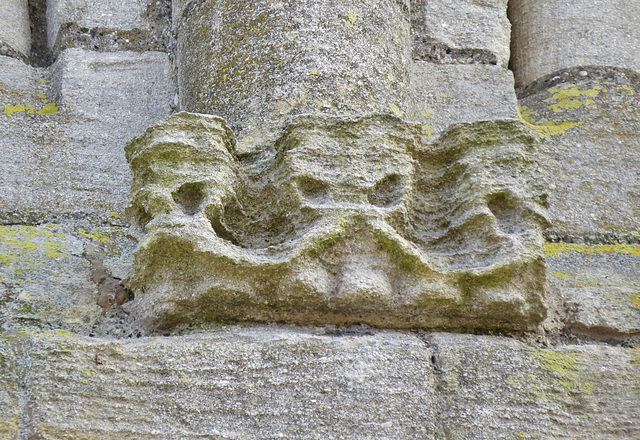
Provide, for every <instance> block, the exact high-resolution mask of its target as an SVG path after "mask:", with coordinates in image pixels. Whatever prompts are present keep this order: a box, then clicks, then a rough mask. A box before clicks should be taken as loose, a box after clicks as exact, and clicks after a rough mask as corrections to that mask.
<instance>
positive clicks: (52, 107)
mask: <svg viewBox="0 0 640 440" xmlns="http://www.w3.org/2000/svg"><path fill="white" fill-rule="evenodd" d="M54 113H58V106H57V105H56V103H55V102H49V103H47V104H45V105H44V106H43V107H42V108H41V109H40V110H38V114H39V115H52V114H54Z"/></svg>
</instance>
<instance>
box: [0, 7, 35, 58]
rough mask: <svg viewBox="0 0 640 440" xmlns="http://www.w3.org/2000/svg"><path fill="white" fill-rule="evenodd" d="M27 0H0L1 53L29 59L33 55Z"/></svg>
mask: <svg viewBox="0 0 640 440" xmlns="http://www.w3.org/2000/svg"><path fill="white" fill-rule="evenodd" d="M29 26H30V25H29V10H28V8H27V0H0V55H8V56H11V57H15V58H21V59H27V58H29V56H30V55H31V29H30V28H29Z"/></svg>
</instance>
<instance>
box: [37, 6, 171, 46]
mask: <svg viewBox="0 0 640 440" xmlns="http://www.w3.org/2000/svg"><path fill="white" fill-rule="evenodd" d="M170 19H171V5H170V1H168V0H48V1H47V40H48V46H49V49H50V50H51V51H53V52H54V54H55V55H56V56H57V54H59V53H60V52H62V51H63V50H64V49H67V48H70V47H82V48H86V49H91V50H102V51H117V50H135V51H146V50H156V51H166V48H167V43H168V34H169V28H170V23H169V22H170Z"/></svg>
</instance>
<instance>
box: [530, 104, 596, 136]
mask: <svg viewBox="0 0 640 440" xmlns="http://www.w3.org/2000/svg"><path fill="white" fill-rule="evenodd" d="M537 115H538V113H537V112H535V111H533V110H531V109H530V108H529V107H520V108H518V118H519V119H521V120H523V121H524V122H526V123H527V124H529V125H531V126H532V127H533V128H535V129H536V131H537V132H538V134H539V135H540V137H541V138H542V139H546V138H548V137H551V136H560V135H562V134H564V133H565V132H566V131H567V130H570V129H572V128H573V127H577V126H578V125H583V124H584V122H580V121H560V120H553V121H549V120H548V119H544V118H543V119H540V120H536V118H535V117H534V116H537Z"/></svg>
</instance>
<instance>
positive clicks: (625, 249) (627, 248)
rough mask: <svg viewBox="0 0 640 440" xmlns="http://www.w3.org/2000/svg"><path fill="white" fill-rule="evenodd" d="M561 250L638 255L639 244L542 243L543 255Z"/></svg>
mask: <svg viewBox="0 0 640 440" xmlns="http://www.w3.org/2000/svg"><path fill="white" fill-rule="evenodd" d="M562 252H581V253H584V254H588V255H590V254H601V253H604V252H611V253H616V254H630V255H634V256H640V245H637V244H598V245H588V244H575V243H546V244H545V245H544V255H545V257H550V256H552V255H555V254H559V253H562Z"/></svg>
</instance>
